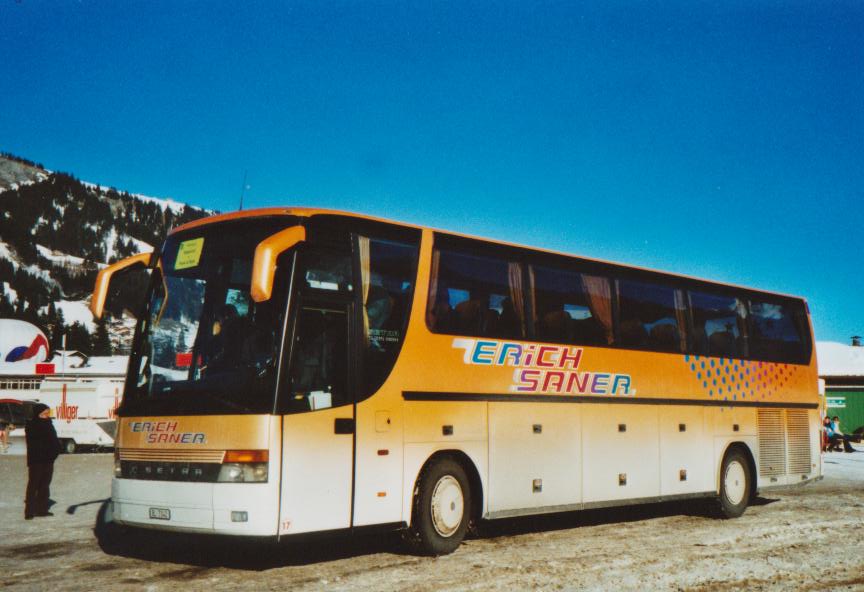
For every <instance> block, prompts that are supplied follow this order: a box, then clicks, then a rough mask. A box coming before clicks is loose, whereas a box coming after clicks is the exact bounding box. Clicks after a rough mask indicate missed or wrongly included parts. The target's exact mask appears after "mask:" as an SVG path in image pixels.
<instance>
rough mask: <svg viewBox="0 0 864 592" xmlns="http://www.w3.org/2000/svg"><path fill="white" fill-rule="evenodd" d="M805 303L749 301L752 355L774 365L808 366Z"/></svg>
mask: <svg viewBox="0 0 864 592" xmlns="http://www.w3.org/2000/svg"><path fill="white" fill-rule="evenodd" d="M806 323H807V316H806V313H805V312H804V306H803V303H794V304H793V303H788V304H787V303H780V302H764V301H762V302H760V301H756V300H751V301H750V351H751V353H752V355H753V357H755V358H758V359H763V360H768V361H772V362H791V363H798V364H802V363H806V362H807V360H806V359H805V358H806V357H807V352H806V347H805V346H804V339H805V334H806V329H805V327H806V326H807V325H806Z"/></svg>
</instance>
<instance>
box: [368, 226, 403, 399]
mask: <svg viewBox="0 0 864 592" xmlns="http://www.w3.org/2000/svg"><path fill="white" fill-rule="evenodd" d="M359 251H360V278H361V282H362V289H363V333H364V335H363V344H362V345H363V350H364V364H363V367H364V369H365V370H364V371H365V379H364V382H365V384H366V388H365V392H366V393H367V394H371V393H372V392H374V391H375V390H377V388H378V387H379V386H381V384H383V382H384V380H385V379H386V378H387V375H388V374H389V373H390V370H391V369H392V367H393V364H394V363H395V361H396V357H397V356H398V355H399V349H400V347H401V345H402V339H403V338H404V336H405V329H406V326H407V323H408V313H409V312H410V311H411V298H412V296H413V294H414V269H415V261H416V259H417V247H416V246H415V245H410V244H403V243H398V242H391V241H384V240H377V239H370V238H367V237H364V236H361V237H359Z"/></svg>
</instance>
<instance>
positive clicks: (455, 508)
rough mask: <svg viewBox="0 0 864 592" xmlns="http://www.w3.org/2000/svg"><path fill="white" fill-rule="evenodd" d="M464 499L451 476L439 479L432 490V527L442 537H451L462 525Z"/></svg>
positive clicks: (458, 486)
mask: <svg viewBox="0 0 864 592" xmlns="http://www.w3.org/2000/svg"><path fill="white" fill-rule="evenodd" d="M464 513H465V498H464V497H463V496H462V487H461V486H460V485H459V481H457V480H456V479H455V478H454V477H452V476H451V475H445V476H444V477H441V478H440V479H439V480H438V482H437V483H436V484H435V488H434V489H433V490H432V526H433V528H435V532H437V533H438V534H439V535H441V536H442V537H449V536H452V535H453V533H454V532H456V530H457V529H458V528H459V525H460V524H462V516H463V514H464Z"/></svg>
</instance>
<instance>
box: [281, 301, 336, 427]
mask: <svg viewBox="0 0 864 592" xmlns="http://www.w3.org/2000/svg"><path fill="white" fill-rule="evenodd" d="M296 323H297V325H296V329H295V334H294V342H293V343H292V346H291V347H292V351H291V370H290V374H289V376H288V381H287V384H286V385H285V387H287V392H284V390H283V393H282V394H281V396H280V400H281V401H282V403H281V407H282V409H283V411H284V412H285V413H301V412H304V411H316V410H318V409H326V408H329V407H339V406H341V405H347V404H349V403H350V402H351V400H350V397H349V396H348V390H347V386H348V385H347V378H348V351H347V347H346V346H347V343H348V322H347V319H346V315H345V311H344V310H338V309H328V308H327V307H324V306H321V307H313V306H304V307H303V308H302V309H301V310H300V311H299V314H298V315H297V321H296Z"/></svg>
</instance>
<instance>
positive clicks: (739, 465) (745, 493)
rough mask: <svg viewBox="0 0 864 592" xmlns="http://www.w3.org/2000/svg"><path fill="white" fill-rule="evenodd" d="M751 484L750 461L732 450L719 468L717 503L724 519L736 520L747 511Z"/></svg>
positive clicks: (739, 452) (740, 453) (736, 450)
mask: <svg viewBox="0 0 864 592" xmlns="http://www.w3.org/2000/svg"><path fill="white" fill-rule="evenodd" d="M751 487H752V484H751V483H750V461H749V460H748V459H747V456H746V455H745V454H744V453H743V452H741V451H740V450H738V449H732V450H730V451H729V452H727V453H726V456H725V457H723V465H722V466H721V467H720V491H719V496H718V502H719V504H720V508H719V509H720V514H721V516H723V517H724V518H738V517H739V516H740V515H741V514H743V513H744V510H746V509H747V503H748V502H749V501H750V493H751Z"/></svg>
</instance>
